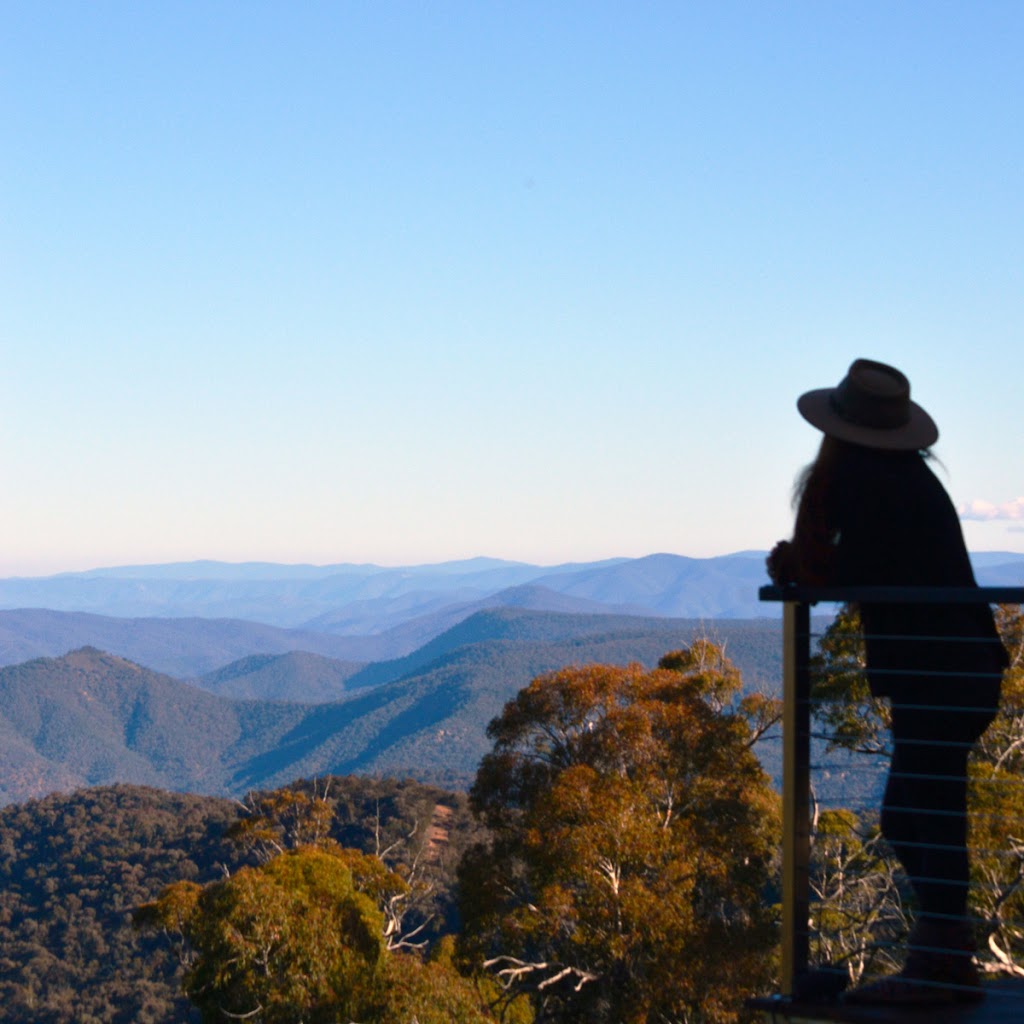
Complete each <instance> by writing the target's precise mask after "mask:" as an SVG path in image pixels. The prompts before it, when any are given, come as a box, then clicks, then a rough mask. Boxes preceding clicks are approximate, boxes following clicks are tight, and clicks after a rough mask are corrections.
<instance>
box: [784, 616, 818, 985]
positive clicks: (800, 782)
mask: <svg viewBox="0 0 1024 1024" xmlns="http://www.w3.org/2000/svg"><path fill="white" fill-rule="evenodd" d="M810 625H811V614H810V605H808V604H807V603H806V602H803V601H787V602H786V603H785V604H784V605H783V619H782V628H783V662H782V674H783V717H782V979H781V980H782V989H783V992H784V993H785V994H786V995H792V994H793V992H794V986H795V982H796V979H797V976H798V975H799V974H801V973H802V972H803V971H805V970H806V968H807V962H808V955H809V935H808V927H809V920H810V898H809V893H810V877H809V869H810V855H811V824H810V804H811V800H810V786H811V776H810V764H811V728H810V726H811V708H810V667H809V662H810V648H811V636H810V633H811V631H810Z"/></svg>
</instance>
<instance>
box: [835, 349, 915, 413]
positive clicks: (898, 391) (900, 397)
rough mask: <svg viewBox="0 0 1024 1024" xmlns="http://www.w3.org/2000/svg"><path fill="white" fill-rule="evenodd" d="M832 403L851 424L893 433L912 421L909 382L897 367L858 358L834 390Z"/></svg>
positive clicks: (836, 410) (837, 411)
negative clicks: (893, 430)
mask: <svg viewBox="0 0 1024 1024" xmlns="http://www.w3.org/2000/svg"><path fill="white" fill-rule="evenodd" d="M831 404H832V408H833V409H834V410H835V412H836V414H837V415H838V416H840V417H842V419H844V420H846V421H847V422H848V423H853V424H855V425H856V426H858V427H869V428H871V429H874V430H892V429H895V428H897V427H902V426H905V425H906V424H907V423H909V422H910V410H911V404H910V381H909V380H908V379H907V378H906V376H905V375H904V374H903V373H901V372H900V371H899V370H897V369H896V368H895V367H894V366H887V365H886V364H885V363H876V362H874V361H873V360H871V359H857V360H855V361H854V362H853V364H852V365H851V366H850V369H849V372H848V373H847V374H846V376H845V377H844V378H843V380H842V381H841V382H840V384H839V386H838V387H837V388H836V389H835V391H833V393H832V398H831Z"/></svg>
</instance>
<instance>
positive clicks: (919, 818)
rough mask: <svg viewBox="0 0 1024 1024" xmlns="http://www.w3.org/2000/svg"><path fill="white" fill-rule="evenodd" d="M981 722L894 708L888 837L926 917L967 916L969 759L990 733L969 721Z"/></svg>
mask: <svg viewBox="0 0 1024 1024" xmlns="http://www.w3.org/2000/svg"><path fill="white" fill-rule="evenodd" d="M976 717H977V716H974V715H971V713H970V712H963V711H961V712H957V711H955V710H949V711H937V710H935V711H933V710H922V709H919V708H907V707H902V706H900V705H898V704H896V703H894V706H893V711H892V735H893V753H892V764H891V767H890V770H889V779H888V782H887V784H886V787H885V797H884V800H883V802H882V820H881V825H882V834H883V835H884V836H885V838H886V839H887V840H888V842H889V844H890V846H891V847H892V848H893V851H894V852H895V853H896V856H897V857H899V859H900V862H901V863H902V864H903V867H904V868H905V869H906V872H907V875H908V876H909V877H910V881H911V884H912V885H913V888H914V894H915V895H916V897H917V901H918V905H919V908H920V913H921V915H922V916H929V917H937V918H946V919H948V918H963V917H965V916H966V912H967V886H968V877H969V868H968V861H967V757H968V755H969V754H970V751H971V748H972V746H973V745H974V742H975V741H976V740H977V738H978V736H980V735H981V731H982V730H983V728H984V725H983V724H982V723H980V722H977V723H976V722H973V721H970V719H974V718H976ZM985 724H987V723H985ZM979 726H980V727H979Z"/></svg>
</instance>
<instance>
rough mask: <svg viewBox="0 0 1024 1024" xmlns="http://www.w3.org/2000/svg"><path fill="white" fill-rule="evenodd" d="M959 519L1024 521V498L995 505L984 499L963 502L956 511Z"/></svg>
mask: <svg viewBox="0 0 1024 1024" xmlns="http://www.w3.org/2000/svg"><path fill="white" fill-rule="evenodd" d="M957 511H958V512H959V513H960V518H961V519H982V520H985V519H1024V498H1014V499H1013V500H1012V501H1004V502H1002V504H999V505H995V504H993V503H992V502H991V501H985V499H984V498H975V499H974V500H973V501H968V502H965V503H964V504H963V505H961V506H960V508H959V509H958V510H957Z"/></svg>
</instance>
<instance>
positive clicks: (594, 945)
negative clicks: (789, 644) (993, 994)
mask: <svg viewBox="0 0 1024 1024" xmlns="http://www.w3.org/2000/svg"><path fill="white" fill-rule="evenodd" d="M777 715H778V705H777V702H776V701H773V700H771V699H769V698H766V697H764V696H762V695H758V694H750V695H748V696H746V697H743V696H741V680H740V676H739V673H738V671H737V670H736V668H735V667H734V666H733V665H732V663H731V662H730V661H729V660H728V659H727V658H726V657H725V655H724V652H723V651H722V649H721V648H720V647H718V646H717V645H715V644H714V643H712V642H711V641H709V640H706V639H701V640H698V641H696V642H695V643H694V644H693V645H692V646H691V647H690V648H688V649H686V650H683V651H677V652H674V653H672V654H669V655H666V656H665V657H664V658H663V659H662V660H661V662H660V663H659V666H658V668H656V669H654V670H651V671H648V670H645V669H644V668H643V667H642V666H639V665H631V666H628V667H615V666H608V665H592V666H585V667H578V668H567V669H563V670H561V671H559V672H554V673H551V674H549V675H545V676H541V677H540V678H538V679H535V680H534V681H533V682H532V683H531V684H530V685H529V686H528V687H526V688H525V689H523V690H521V691H520V692H519V694H518V696H517V697H516V698H515V699H514V700H512V701H510V702H509V703H508V704H507V705H506V707H505V710H504V712H503V713H502V714H501V716H500V717H498V718H496V719H495V720H494V721H493V722H492V723H491V725H490V727H489V730H488V731H489V735H490V736H491V737H492V739H493V740H494V750H493V752H492V753H490V754H488V755H487V756H486V757H485V758H484V760H483V761H482V763H481V765H480V769H479V772H478V774H477V778H476V782H475V784H474V786H473V789H472V793H471V798H472V802H473V804H474V807H475V809H476V811H477V812H478V814H480V815H481V817H482V818H483V820H484V822H485V823H486V824H487V825H488V826H489V827H490V829H491V830H492V839H491V841H490V842H489V843H486V844H481V845H478V846H477V847H475V848H474V849H472V850H471V851H470V852H469V853H468V854H467V855H466V857H465V858H464V860H463V864H462V868H461V872H460V878H461V884H462V909H463V914H464V918H465V932H464V936H463V941H462V947H463V950H464V953H465V955H467V956H469V957H471V958H473V959H475V960H476V961H477V963H483V964H486V965H487V966H488V967H489V968H490V969H491V970H493V971H494V972H495V973H496V974H497V975H498V976H499V977H500V978H501V979H502V981H503V983H504V984H505V985H506V987H507V989H508V991H509V992H510V994H511V993H522V992H528V993H530V994H531V996H532V998H533V1000H534V1004H535V1008H536V1012H537V1020H538V1021H580V1020H587V1021H592V1022H603V1021H607V1022H612V1021H614V1022H641V1021H643V1022H646V1021H650V1022H655V1021H658V1022H666V1024H668V1022H676V1021H678V1022H683V1021H686V1022H688V1024H695V1022H698V1021H708V1022H712V1021H714V1022H725V1021H733V1020H736V1019H738V1018H739V1016H740V1014H741V1008H742V1001H743V996H744V995H745V994H748V993H751V992H753V991H756V990H757V989H758V988H760V987H762V986H764V985H767V984H769V982H770V977H771V973H772V950H773V946H774V942H775V929H774V924H773V921H772V918H771V912H770V909H769V905H768V903H769V901H768V900H767V899H766V896H767V891H768V888H769V883H770V880H771V873H772V863H773V858H774V855H775V851H776V843H777V798H776V795H775V793H774V792H773V790H772V788H771V786H770V783H769V780H768V778H767V776H766V775H765V773H764V771H763V770H762V768H761V765H760V763H759V762H758V759H757V757H756V756H755V754H754V752H753V750H752V747H753V744H754V742H755V740H756V739H757V738H758V736H759V735H760V734H761V733H762V732H763V731H764V730H765V729H767V728H768V727H770V725H771V724H772V723H773V722H774V721H775V720H776V718H777Z"/></svg>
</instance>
